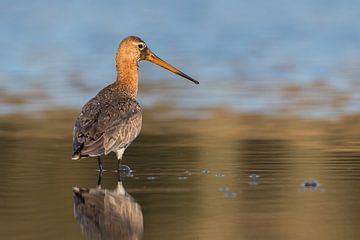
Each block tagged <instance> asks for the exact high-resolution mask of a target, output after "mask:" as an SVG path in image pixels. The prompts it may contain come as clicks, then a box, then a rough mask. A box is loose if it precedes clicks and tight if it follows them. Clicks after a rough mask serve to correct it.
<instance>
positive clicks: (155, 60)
mask: <svg viewBox="0 0 360 240" xmlns="http://www.w3.org/2000/svg"><path fill="white" fill-rule="evenodd" d="M145 60H148V61H150V62H152V63H155V64H156V65H159V66H160V67H163V68H165V69H167V70H169V71H171V72H173V73H176V74H177V75H180V76H182V77H184V78H186V79H189V80H190V81H192V82H193V83H195V84H199V82H198V81H196V80H195V79H193V78H192V77H190V76H188V75H186V74H185V73H183V72H182V71H180V70H178V69H176V68H175V67H173V66H171V65H170V64H168V63H167V62H165V61H164V60H162V59H161V58H159V57H158V56H156V55H155V54H154V53H153V52H151V51H150V50H149V49H147V50H146V55H145Z"/></svg>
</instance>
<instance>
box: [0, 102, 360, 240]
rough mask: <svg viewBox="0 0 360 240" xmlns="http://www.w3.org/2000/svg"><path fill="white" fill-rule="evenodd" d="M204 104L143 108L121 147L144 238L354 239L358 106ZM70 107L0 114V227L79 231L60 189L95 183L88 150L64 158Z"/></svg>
mask: <svg viewBox="0 0 360 240" xmlns="http://www.w3.org/2000/svg"><path fill="white" fill-rule="evenodd" d="M162 111H163V112H165V113H166V111H167V110H162ZM208 111H209V115H211V116H212V117H208V118H206V119H189V118H184V119H178V118H177V119H168V120H164V119H163V120H159V119H157V118H156V116H158V115H159V112H158V111H157V110H155V109H148V110H147V111H146V118H145V122H144V126H143V131H142V133H141V135H140V137H139V138H138V139H137V140H136V141H135V142H134V143H133V144H132V145H131V146H130V147H129V148H128V150H127V151H126V154H125V155H124V163H125V164H128V165H129V166H131V168H132V169H133V170H134V173H133V175H132V176H123V177H122V184H123V186H124V188H125V190H126V191H127V192H128V193H129V194H130V195H131V196H132V197H133V199H134V201H135V202H136V203H137V204H139V205H140V206H141V210H142V215H143V220H144V222H143V224H144V228H143V234H144V239H169V238H172V239H357V238H358V236H359V234H360V230H359V228H358V227H357V226H358V225H359V224H360V215H359V210H360V204H359V201H358V200H359V197H360V162H359V157H360V151H359V149H358V146H359V143H360V137H359V136H358V135H357V134H356V132H358V129H359V125H358V122H359V121H358V119H359V117H358V116H352V117H348V118H345V117H344V118H343V119H339V120H337V121H332V122H328V121H315V120H299V119H297V118H295V119H291V118H269V117H264V116H261V115H258V116H255V115H242V114H235V113H233V112H222V111H220V112H221V114H218V113H217V112H218V111H217V110H208ZM75 115H76V111H69V110H61V109H57V110H52V111H48V112H44V113H43V115H42V117H37V118H31V117H24V116H21V115H16V116H3V117H1V120H0V134H1V140H0V145H1V150H2V167H1V169H0V176H1V184H0V198H1V205H0V212H1V213H2V214H1V215H0V226H1V230H0V231H1V236H2V237H3V238H5V239H45V238H46V239H49V238H53V239H59V236H61V237H60V238H61V239H80V238H84V235H83V233H82V231H81V229H80V225H79V224H78V223H77V221H76V220H75V217H74V213H73V204H74V202H73V201H74V200H73V192H72V188H73V187H75V186H77V187H84V188H96V186H97V182H98V173H97V171H96V169H97V163H96V160H95V159H85V160H83V161H72V160H70V155H71V135H70V134H71V131H65V130H66V129H68V128H70V129H71V126H72V124H73V118H74V117H75ZM224 123H225V124H224ZM260 123H262V124H260ZM211 126H213V127H211ZM269 128H270V129H271V131H269V130H268V129H269ZM220 129H221V131H219V130H220ZM229 130H231V131H229ZM114 158H115V156H110V157H106V158H105V160H104V167H105V169H108V170H112V169H114V168H115V167H116V161H115V160H114ZM116 182H117V175H116V173H114V172H111V171H108V172H105V173H104V174H103V177H102V183H101V185H102V188H104V189H108V190H109V191H110V190H113V189H115V187H116ZM122 229H126V228H122Z"/></svg>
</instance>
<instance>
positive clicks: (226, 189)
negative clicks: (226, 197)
mask: <svg viewBox="0 0 360 240" xmlns="http://www.w3.org/2000/svg"><path fill="white" fill-rule="evenodd" d="M229 190H230V189H229V188H228V187H227V186H222V187H220V188H219V192H228V191H229Z"/></svg>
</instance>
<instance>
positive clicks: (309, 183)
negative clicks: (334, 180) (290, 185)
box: [301, 178, 320, 188]
mask: <svg viewBox="0 0 360 240" xmlns="http://www.w3.org/2000/svg"><path fill="white" fill-rule="evenodd" d="M301 186H302V187H304V188H318V187H320V183H319V181H318V180H316V179H313V178H308V179H305V180H304V182H303V183H302V184H301Z"/></svg>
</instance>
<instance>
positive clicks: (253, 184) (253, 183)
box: [248, 181, 259, 187]
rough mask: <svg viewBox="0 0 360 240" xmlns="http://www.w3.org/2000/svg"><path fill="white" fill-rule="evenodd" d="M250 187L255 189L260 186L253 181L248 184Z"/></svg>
mask: <svg viewBox="0 0 360 240" xmlns="http://www.w3.org/2000/svg"><path fill="white" fill-rule="evenodd" d="M248 185H249V186H252V187H255V186H257V185H259V183H258V182H255V181H252V182H248Z"/></svg>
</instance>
